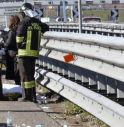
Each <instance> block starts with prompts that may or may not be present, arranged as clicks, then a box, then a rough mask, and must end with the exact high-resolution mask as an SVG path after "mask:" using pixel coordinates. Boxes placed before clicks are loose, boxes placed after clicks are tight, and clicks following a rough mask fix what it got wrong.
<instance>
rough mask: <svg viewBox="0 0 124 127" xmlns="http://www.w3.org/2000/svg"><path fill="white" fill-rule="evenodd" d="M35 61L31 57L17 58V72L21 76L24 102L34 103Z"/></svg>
mask: <svg viewBox="0 0 124 127" xmlns="http://www.w3.org/2000/svg"><path fill="white" fill-rule="evenodd" d="M35 60H36V58H34V57H33V58H32V57H21V58H18V64H19V72H20V76H21V82H22V83H21V85H22V91H23V93H22V97H23V98H24V99H25V100H29V101H33V102H35V101H36V88H35V79H34V73H35Z"/></svg>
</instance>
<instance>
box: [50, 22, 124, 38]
mask: <svg viewBox="0 0 124 127" xmlns="http://www.w3.org/2000/svg"><path fill="white" fill-rule="evenodd" d="M48 25H49V28H50V31H58V32H75V33H78V32H79V27H78V26H79V25H78V24H77V23H48ZM82 33H88V34H100V35H105V36H117V37H124V25H123V24H115V23H111V24H110V23H102V22H101V23H82Z"/></svg>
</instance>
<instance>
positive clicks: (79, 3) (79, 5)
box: [78, 0, 82, 33]
mask: <svg viewBox="0 0 124 127" xmlns="http://www.w3.org/2000/svg"><path fill="white" fill-rule="evenodd" d="M78 16H79V18H78V19H79V33H81V32H82V9H81V0H78Z"/></svg>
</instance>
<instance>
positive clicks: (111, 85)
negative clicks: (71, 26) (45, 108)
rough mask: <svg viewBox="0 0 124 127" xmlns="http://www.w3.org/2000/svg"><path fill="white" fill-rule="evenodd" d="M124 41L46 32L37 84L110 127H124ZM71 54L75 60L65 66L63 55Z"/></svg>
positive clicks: (37, 68)
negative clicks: (64, 98)
mask: <svg viewBox="0 0 124 127" xmlns="http://www.w3.org/2000/svg"><path fill="white" fill-rule="evenodd" d="M79 38H80V39H79ZM103 40H104V41H103ZM111 41H112V42H113V43H111ZM122 42H124V39H123V38H120V37H108V39H106V36H102V35H99V36H94V35H87V34H84V35H83V34H78V33H67V32H65V33H63V32H46V33H45V34H44V38H42V40H41V51H40V57H39V60H38V61H37V63H36V65H37V67H36V75H35V78H36V81H37V82H39V83H40V84H42V85H44V86H46V87H47V88H49V89H52V90H53V91H55V92H57V93H58V94H60V95H62V96H64V97H66V98H67V99H69V100H70V101H72V102H74V103H75V104H77V105H79V106H80V107H82V108H84V109H85V110H87V111H88V112H90V113H91V114H93V115H95V116H96V117H98V118H99V119H101V120H102V121H104V122H105V123H107V124H108V125H110V126H112V127H117V126H118V127H123V125H124V107H123V106H121V105H124V77H123V75H124V62H123V57H124V52H123V51H124V44H123V43H122ZM70 52H71V53H72V54H73V55H74V56H75V60H74V61H72V62H69V63H65V62H64V58H63V56H64V55H66V54H67V53H70ZM119 103H120V104H121V105H120V104H119Z"/></svg>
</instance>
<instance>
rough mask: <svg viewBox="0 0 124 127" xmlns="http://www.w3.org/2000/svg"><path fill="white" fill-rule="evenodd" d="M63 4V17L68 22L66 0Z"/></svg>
mask: <svg viewBox="0 0 124 127" xmlns="http://www.w3.org/2000/svg"><path fill="white" fill-rule="evenodd" d="M62 4H63V18H64V22H66V21H67V17H66V7H65V0H62Z"/></svg>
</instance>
